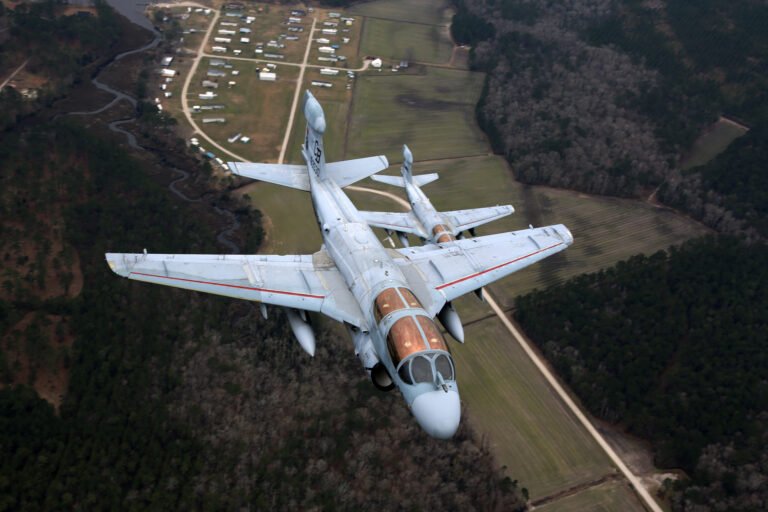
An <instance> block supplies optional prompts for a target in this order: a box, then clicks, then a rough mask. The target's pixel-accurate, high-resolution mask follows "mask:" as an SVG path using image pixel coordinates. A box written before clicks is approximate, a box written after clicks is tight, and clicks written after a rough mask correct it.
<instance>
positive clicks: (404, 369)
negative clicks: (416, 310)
mask: <svg viewBox="0 0 768 512" xmlns="http://www.w3.org/2000/svg"><path fill="white" fill-rule="evenodd" d="M387 348H388V349H389V355H390V357H391V358H392V363H393V364H394V365H395V368H397V369H398V370H397V371H398V375H400V378H401V379H402V380H403V382H405V383H406V384H419V383H422V382H430V383H438V382H439V381H440V380H441V379H442V380H443V381H449V380H455V379H456V377H455V373H454V365H453V360H452V358H451V353H450V350H449V349H448V345H447V344H446V342H445V338H443V335H442V334H441V333H440V329H438V328H437V326H436V325H435V323H434V322H433V321H432V319H430V318H429V317H427V316H424V315H410V316H404V317H402V318H400V319H398V320H397V321H396V322H395V323H394V324H392V327H390V329H389V334H388V335H387ZM438 374H439V377H438Z"/></svg>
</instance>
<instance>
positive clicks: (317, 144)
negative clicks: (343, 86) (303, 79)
mask: <svg viewBox="0 0 768 512" xmlns="http://www.w3.org/2000/svg"><path fill="white" fill-rule="evenodd" d="M304 117H305V118H306V119H307V131H306V135H305V137H304V146H303V147H302V148H301V152H302V154H303V155H304V160H306V162H307V166H308V167H309V168H310V169H312V171H314V173H315V174H316V175H317V177H318V178H320V179H323V178H325V176H326V170H325V148H323V134H324V133H325V114H324V113H323V107H321V106H320V102H318V101H317V99H315V96H314V95H313V94H312V93H311V92H309V90H307V91H306V92H305V93H304Z"/></svg>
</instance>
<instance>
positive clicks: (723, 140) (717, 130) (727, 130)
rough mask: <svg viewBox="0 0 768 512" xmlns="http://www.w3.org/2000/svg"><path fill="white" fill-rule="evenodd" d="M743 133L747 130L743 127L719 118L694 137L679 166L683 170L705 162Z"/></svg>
mask: <svg viewBox="0 0 768 512" xmlns="http://www.w3.org/2000/svg"><path fill="white" fill-rule="evenodd" d="M745 133H747V130H746V129H744V128H743V127H741V126H738V125H736V124H734V123H732V122H730V121H726V120H724V119H720V120H719V121H718V122H716V123H715V124H713V125H712V126H710V127H709V128H707V130H706V131H705V132H704V133H703V134H701V136H700V137H699V138H698V139H696V142H694V143H693V147H692V148H691V150H690V152H689V154H688V155H687V156H686V157H685V158H684V159H683V161H682V162H681V163H680V167H681V168H682V169H683V170H685V169H692V168H694V167H698V166H700V165H704V164H706V163H707V162H709V161H710V160H712V159H713V158H715V157H716V156H717V155H719V154H720V153H722V152H723V151H725V148H727V147H728V145H729V144H730V143H731V142H733V141H734V140H736V139H737V138H739V137H741V136H742V135H744V134H745Z"/></svg>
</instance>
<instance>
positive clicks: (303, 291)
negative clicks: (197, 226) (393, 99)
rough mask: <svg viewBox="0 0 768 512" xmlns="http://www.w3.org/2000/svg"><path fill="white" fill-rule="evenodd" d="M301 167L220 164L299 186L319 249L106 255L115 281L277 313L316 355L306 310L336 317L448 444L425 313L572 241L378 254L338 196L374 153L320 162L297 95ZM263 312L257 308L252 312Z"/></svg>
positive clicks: (375, 242) (443, 383)
mask: <svg viewBox="0 0 768 512" xmlns="http://www.w3.org/2000/svg"><path fill="white" fill-rule="evenodd" d="M304 115H305V117H306V120H307V128H306V136H305V139H304V144H303V145H302V155H303V157H304V160H305V162H306V165H303V166H299V165H279V164H253V163H230V164H229V165H230V167H231V169H232V171H233V172H234V173H236V174H239V175H241V176H245V177H249V178H253V179H259V180H262V181H268V182H272V183H276V184H279V185H283V186H287V187H292V188H295V189H299V190H306V191H308V192H309V193H310V198H311V200H312V204H313V206H314V209H315V214H316V217H317V222H318V225H319V227H320V230H321V233H322V237H323V242H324V243H323V246H322V247H321V248H320V250H319V251H318V252H316V253H314V254H307V255H288V256H285V255H281V256H277V255H275V256H272V255H261V254H256V255H228V254H224V255H219V254H148V253H147V252H146V251H145V252H143V253H137V254H127V253H108V254H106V259H107V262H108V263H109V266H110V267H111V268H112V270H113V271H115V272H116V273H117V274H119V275H121V276H124V277H127V278H129V279H135V280H138V281H144V282H148V283H155V284H163V285H168V286H175V287H179V288H185V289H188V290H195V291H201V292H207V293H214V294H217V295H225V296H228V297H235V298H239V299H245V300H251V301H258V302H261V303H262V306H263V304H271V305H274V306H280V307H283V308H285V309H286V312H287V313H288V319H289V322H290V324H291V327H292V328H293V331H294V334H295V335H296V338H297V339H298V340H299V343H300V344H301V346H302V348H304V349H305V350H306V351H307V352H308V353H309V354H310V355H313V354H314V350H315V339H314V335H313V333H312V330H311V327H310V326H309V325H308V324H307V322H306V313H305V312H307V311H312V312H319V313H323V314H324V315H326V316H329V317H330V318H333V319H334V320H337V321H339V322H342V323H343V324H344V326H345V327H346V329H347V330H348V332H349V334H350V336H351V338H352V340H353V343H354V348H355V354H356V355H357V357H358V358H359V359H360V361H361V363H362V364H363V367H364V368H365V370H366V371H367V372H368V374H369V376H370V378H371V380H372V382H373V384H374V385H375V386H376V387H378V388H379V389H383V390H389V389H392V388H394V387H395V386H397V387H398V388H399V389H400V391H401V393H402V394H403V397H404V398H405V400H406V402H407V404H408V406H409V407H410V409H411V412H412V413H413V415H414V417H415V418H416V421H417V422H418V423H419V425H421V427H422V428H423V429H424V430H425V431H426V432H427V433H428V434H429V435H431V436H433V437H436V438H440V439H448V438H450V437H452V436H453V434H454V433H455V432H456V430H457V428H458V426H459V421H460V419H461V406H460V400H459V388H458V385H457V383H456V371H455V366H454V362H453V359H452V357H451V353H450V350H449V348H448V345H447V344H446V341H445V339H444V338H443V336H442V334H441V332H440V330H439V329H438V328H437V326H436V325H435V323H434V321H433V318H434V317H435V315H437V314H438V313H440V311H441V310H442V309H443V308H444V307H445V305H446V304H447V303H448V302H449V301H451V300H453V299H455V298H456V297H459V296H461V295H464V294H466V293H469V292H471V291H474V290H477V289H479V288H481V287H482V286H485V285H487V284H489V283H491V282H493V281H496V280H497V279H500V278H502V277H504V276H506V275H509V274H511V273H513V272H515V271H516V270H519V269H521V268H523V267H526V266H528V265H530V264H532V263H534V262H536V261H539V260H541V259H542V258H545V257H547V256H549V255H552V254H554V253H556V252H559V251H561V250H563V249H565V248H566V247H568V246H569V245H570V244H571V243H572V242H573V237H572V236H571V233H570V232H569V231H568V229H567V228H566V227H565V226H563V225H555V226H548V227H544V228H536V229H526V230H522V231H516V232H509V233H502V234H497V235H489V236H482V237H477V238H472V239H466V240H455V241H450V242H445V243H440V244H437V245H427V246H423V247H411V248H404V249H399V250H394V249H385V248H384V247H383V246H382V244H381V242H380V241H379V239H378V238H377V237H376V235H375V234H374V233H373V231H372V229H371V227H370V226H368V224H367V223H366V222H365V220H364V219H363V218H362V217H361V216H360V213H359V212H358V210H357V208H355V206H354V205H353V204H352V202H351V201H350V200H349V198H348V197H347V196H346V194H344V192H343V191H342V187H344V186H347V185H349V184H351V183H354V182H356V181H358V180H360V179H363V178H365V177H368V176H370V175H371V174H374V173H376V172H379V171H381V170H383V169H385V168H387V167H388V163H387V159H386V158H385V157H383V156H377V157H369V158H362V159H358V160H348V161H344V162H336V163H326V161H325V152H324V148H323V133H324V132H325V128H326V123H325V116H324V114H323V109H322V107H321V106H320V103H318V101H317V100H316V99H315V97H314V96H313V95H312V94H311V93H310V92H309V91H307V92H306V93H305V95H304ZM263 312H264V310H263V309H262V313H263Z"/></svg>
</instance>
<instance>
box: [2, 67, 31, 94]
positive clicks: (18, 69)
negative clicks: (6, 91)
mask: <svg viewBox="0 0 768 512" xmlns="http://www.w3.org/2000/svg"><path fill="white" fill-rule="evenodd" d="M27 62H29V59H27V60H25V61H24V62H22V63H21V66H19V67H17V68H16V71H14V72H13V73H11V75H10V76H9V77H8V78H6V79H5V80H3V83H1V84H0V91H1V90H2V89H3V87H5V86H6V84H7V83H8V82H10V81H11V80H13V77H15V76H16V75H17V74H18V72H19V71H21V70H22V69H24V66H26V65H27Z"/></svg>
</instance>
